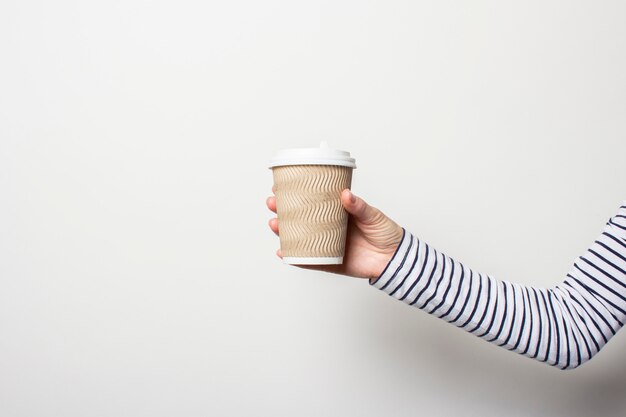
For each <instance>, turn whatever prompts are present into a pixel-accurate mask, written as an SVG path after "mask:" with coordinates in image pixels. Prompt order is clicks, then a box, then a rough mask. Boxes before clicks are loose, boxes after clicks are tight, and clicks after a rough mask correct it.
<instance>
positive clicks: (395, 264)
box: [370, 228, 416, 290]
mask: <svg viewBox="0 0 626 417" xmlns="http://www.w3.org/2000/svg"><path fill="white" fill-rule="evenodd" d="M415 240H416V239H414V238H413V236H412V235H411V234H410V233H409V232H407V231H406V229H404V228H403V229H402V239H401V240H400V244H399V245H398V247H397V248H396V252H395V253H394V254H393V256H392V257H391V259H390V260H389V263H388V264H387V266H386V267H385V269H384V270H383V272H382V273H381V274H380V276H379V277H378V278H376V279H374V280H370V285H372V286H373V287H376V288H378V289H379V290H385V289H387V288H389V287H390V285H389V284H391V282H392V281H394V280H395V279H396V278H397V277H398V275H401V272H402V269H403V268H404V267H405V265H407V264H410V262H408V263H407V257H408V256H409V252H410V251H411V248H412V247H413V246H414V245H415V242H414V241H415Z"/></svg>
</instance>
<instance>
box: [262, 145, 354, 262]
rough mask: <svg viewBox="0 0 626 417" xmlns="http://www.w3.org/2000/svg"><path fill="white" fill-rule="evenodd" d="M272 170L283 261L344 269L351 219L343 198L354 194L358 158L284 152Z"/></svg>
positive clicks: (334, 153) (327, 150) (317, 152)
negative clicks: (347, 191)
mask: <svg viewBox="0 0 626 417" xmlns="http://www.w3.org/2000/svg"><path fill="white" fill-rule="evenodd" d="M270 168H271V169H272V172H273V176H274V187H275V191H274V193H275V195H276V209H277V214H278V223H279V228H280V233H279V236H280V250H281V252H282V256H283V261H284V262H285V263H288V264H294V265H330V264H341V263H343V256H344V252H345V244H346V231H347V227H348V213H347V212H346V211H345V209H344V208H343V205H342V204H341V192H342V190H344V189H346V188H350V186H351V183H352V170H353V169H354V168H356V165H355V162H354V158H351V157H350V154H349V153H348V152H344V151H338V150H334V149H330V148H328V147H327V146H324V144H322V146H321V147H320V148H308V149H290V150H284V151H280V152H279V153H278V154H277V155H276V157H275V158H274V159H273V160H272V162H271V165H270Z"/></svg>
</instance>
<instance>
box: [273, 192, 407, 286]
mask: <svg viewBox="0 0 626 417" xmlns="http://www.w3.org/2000/svg"><path fill="white" fill-rule="evenodd" d="M341 204H343V207H344V208H345V209H346V211H347V212H348V213H349V215H350V217H349V221H348V234H347V238H346V252H345V255H344V257H343V264H342V265H298V266H299V267H301V268H306V269H314V270H318V271H325V272H333V273H336V274H341V275H348V276H352V277H357V278H369V279H376V278H378V277H379V276H380V274H382V272H383V270H384V269H385V266H387V264H388V263H389V261H390V260H391V258H392V256H393V255H394V253H395V251H396V249H397V247H398V245H399V244H400V241H401V240H402V234H403V230H402V228H401V227H400V226H398V225H397V224H396V223H395V222H394V221H393V220H391V219H390V218H389V217H387V216H385V215H384V214H383V212H381V211H380V210H378V209H376V208H374V207H372V206H370V205H368V204H367V203H366V202H365V201H364V200H363V199H361V198H359V197H357V196H355V195H354V194H352V192H351V191H350V190H348V189H346V190H343V192H342V193H341ZM267 207H268V208H269V209H270V210H271V211H273V212H274V213H276V198H275V197H273V196H272V197H268V199H267ZM269 226H270V229H272V231H273V232H274V233H276V235H278V233H279V225H278V219H277V218H273V219H270V221H269ZM276 255H278V256H279V257H281V258H282V256H281V253H280V249H279V250H278V251H276Z"/></svg>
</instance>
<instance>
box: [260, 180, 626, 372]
mask: <svg viewBox="0 0 626 417" xmlns="http://www.w3.org/2000/svg"><path fill="white" fill-rule="evenodd" d="M342 203H343V205H344V207H345V209H346V210H347V211H348V212H349V213H350V215H351V218H350V228H349V231H348V240H347V243H346V256H345V257H344V264H343V265H337V266H315V267H310V266H309V267H307V268H309V269H318V270H323V271H327V272H335V273H339V274H343V275H349V276H355V277H362V278H369V279H370V283H371V284H372V286H374V287H376V288H378V289H380V290H382V291H384V292H386V293H387V294H389V295H390V296H392V297H394V298H396V299H398V300H401V301H403V302H405V303H407V304H409V305H412V306H415V307H418V308H420V309H422V310H424V311H426V312H428V313H430V314H433V315H435V316H437V317H439V318H441V319H442V320H445V321H447V322H449V323H452V324H454V325H456V326H457V327H460V328H462V329H465V330H466V331H468V332H470V333H473V334H475V335H476V336H478V337H481V338H483V339H484V340H487V341H489V342H492V343H495V344H497V345H499V346H501V347H504V348H506V349H509V350H512V351H515V352H518V353H520V354H523V355H526V356H528V357H531V358H533V359H536V360H539V361H541V362H544V363H547V364H549V365H553V366H556V367H559V368H560V369H570V368H575V367H577V366H579V365H581V364H582V363H584V362H585V361H587V360H589V359H591V358H592V357H593V356H594V355H595V354H596V353H597V352H598V351H599V350H600V349H601V348H602V346H604V345H605V344H606V343H607V342H608V341H609V339H610V338H611V337H612V336H613V335H615V333H616V332H617V331H618V330H619V329H620V328H621V327H622V325H623V323H624V321H625V320H626V202H625V203H624V205H622V207H620V209H619V212H618V213H617V214H616V215H615V216H614V217H613V218H611V219H610V220H609V222H608V223H607V224H606V226H605V228H604V230H603V232H602V233H601V234H600V236H599V237H598V239H597V240H596V241H595V242H594V243H593V244H592V245H591V246H590V247H589V249H588V250H587V251H586V252H585V253H584V254H583V255H582V256H580V257H579V258H578V260H577V261H576V262H575V264H574V266H573V267H572V269H571V270H570V272H569V273H568V274H567V276H566V277H565V279H564V280H563V281H562V282H561V283H559V284H558V285H556V286H555V287H553V288H549V289H540V288H533V287H529V286H523V285H519V284H514V283H510V282H506V281H499V280H496V279H494V278H492V277H490V276H488V275H485V274H480V273H477V272H476V271H472V270H471V269H469V268H467V267H465V266H464V265H463V264H461V263H460V262H457V261H455V260H453V259H452V258H450V257H448V256H446V255H445V254H443V253H441V252H438V251H437V250H435V249H434V248H432V247H430V246H429V245H428V244H426V243H425V242H423V241H421V240H419V239H418V238H416V237H415V236H413V235H412V234H411V233H409V232H407V231H405V230H403V229H402V228H400V227H399V226H398V225H397V224H396V223H394V222H393V221H392V220H391V219H389V218H388V217H387V216H385V215H384V214H383V213H382V212H380V210H377V209H375V208H373V207H371V206H369V205H368V204H367V203H365V202H364V201H363V200H362V199H360V198H358V197H355V196H353V195H352V194H351V193H350V192H349V191H347V190H346V191H344V193H343V194H342ZM267 205H268V207H269V208H270V209H271V210H273V211H275V201H274V200H273V197H270V198H269V199H268V202H267ZM270 228H271V229H272V230H273V231H274V232H275V233H278V221H277V219H271V220H270ZM279 256H280V253H279Z"/></svg>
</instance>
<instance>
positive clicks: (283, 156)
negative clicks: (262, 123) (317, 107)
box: [270, 142, 356, 168]
mask: <svg viewBox="0 0 626 417" xmlns="http://www.w3.org/2000/svg"><path fill="white" fill-rule="evenodd" d="M285 165H339V166H344V167H350V168H356V162H355V160H354V158H351V157H350V152H346V151H340V150H337V149H331V148H329V147H328V144H327V143H326V142H322V143H321V144H320V147H319V148H297V149H283V150H281V151H278V153H277V154H276V156H275V157H274V158H272V160H271V161H270V168H274V167H280V166H285Z"/></svg>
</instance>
